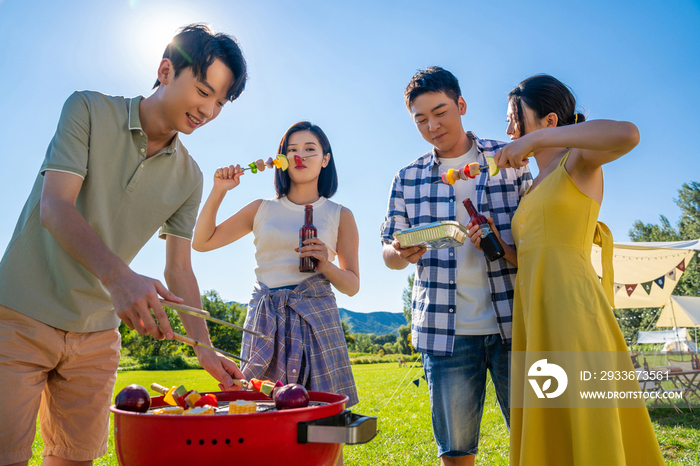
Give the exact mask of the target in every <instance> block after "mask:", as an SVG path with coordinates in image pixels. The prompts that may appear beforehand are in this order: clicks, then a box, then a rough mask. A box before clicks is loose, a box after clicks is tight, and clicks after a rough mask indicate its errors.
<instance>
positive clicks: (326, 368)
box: [241, 274, 359, 407]
mask: <svg viewBox="0 0 700 466" xmlns="http://www.w3.org/2000/svg"><path fill="white" fill-rule="evenodd" d="M244 326H245V328H247V329H250V330H254V331H256V332H258V333H261V334H263V335H266V336H269V337H272V338H273V340H274V341H268V340H263V339H262V338H258V337H255V336H253V335H250V334H248V333H243V342H242V348H241V357H243V358H245V359H248V360H249V361H250V364H244V365H243V366H242V371H243V373H244V374H245V376H246V378H247V379H248V380H250V379H252V378H256V379H261V380H271V381H273V382H274V381H276V380H279V381H280V382H282V383H284V384H287V383H300V384H302V385H304V386H306V387H307V388H309V389H311V390H316V391H322V392H332V393H342V394H344V395H347V396H348V398H349V401H348V403H347V406H348V407H350V406H352V405H354V404H357V402H358V401H359V400H358V397H357V390H356V388H355V380H354V378H353V375H352V369H351V367H350V360H349V358H348V350H347V345H346V343H345V336H344V334H343V328H342V325H341V323H340V315H339V313H338V306H337V304H336V302H335V296H334V295H333V291H332V290H331V286H330V282H329V281H328V280H327V279H326V278H325V277H324V276H323V275H322V274H318V275H314V276H312V277H310V278H308V279H306V280H304V281H303V282H301V283H300V284H299V285H297V287H296V288H295V289H293V290H292V289H278V290H270V289H269V288H268V287H267V286H265V285H264V284H262V283H260V282H256V283H255V288H254V290H253V297H252V298H251V300H250V303H249V304H248V315H247V316H246V321H245V325H244Z"/></svg>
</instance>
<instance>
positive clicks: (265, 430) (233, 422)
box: [111, 391, 377, 466]
mask: <svg viewBox="0 0 700 466" xmlns="http://www.w3.org/2000/svg"><path fill="white" fill-rule="evenodd" d="M214 394H215V395H216V397H217V398H218V400H219V401H220V402H229V401H236V400H258V401H267V402H270V401H271V400H270V398H268V397H266V396H265V395H263V394H261V393H258V392H253V391H238V392H215V393H214ZM202 395H204V393H202ZM309 399H310V405H309V406H308V407H306V408H297V409H288V410H282V411H277V410H271V411H267V412H257V413H250V414H216V415H202V416H185V415H155V414H148V413H134V412H130V411H123V410H120V409H117V408H116V407H115V406H112V407H111V410H112V412H113V413H114V442H115V448H116V452H117V459H118V460H119V464H120V465H122V466H140V465H144V466H154V465H159V464H162V465H168V466H176V465H190V466H192V465H226V464H236V465H240V464H244V465H245V464H264V463H271V464H280V465H285V466H287V465H303V466H314V465H335V464H336V462H337V460H338V458H339V456H340V453H341V448H342V444H343V443H345V444H358V443H366V442H369V441H370V440H372V439H373V438H374V436H375V435H376V433H377V418H376V417H366V416H361V415H359V414H354V413H352V412H350V411H349V410H347V409H345V403H346V402H347V401H348V397H347V396H345V395H339V394H335V393H326V392H314V391H310V392H309ZM314 402H320V403H321V404H318V405H316V404H315V403H314ZM325 403H327V404H325ZM312 404H313V406H312ZM162 406H167V404H166V403H165V402H164V401H163V397H162V396H157V397H152V398H151V408H157V407H162Z"/></svg>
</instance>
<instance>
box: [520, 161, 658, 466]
mask: <svg viewBox="0 0 700 466" xmlns="http://www.w3.org/2000/svg"><path fill="white" fill-rule="evenodd" d="M569 153H570V151H569V152H567V154H566V155H565V156H564V157H562V160H561V161H560V162H559V165H558V167H557V168H556V169H555V170H554V171H553V172H552V173H550V174H549V175H548V176H547V177H546V178H545V179H544V180H543V181H542V182H541V183H540V184H539V185H538V186H536V187H535V189H530V190H528V191H527V192H526V194H525V196H524V197H523V198H522V199H521V201H520V205H519V206H518V210H517V212H516V214H515V215H514V217H513V220H512V232H513V238H514V240H515V245H516V248H517V256H518V274H517V279H516V283H515V297H514V303H513V341H512V351H514V352H523V351H527V352H537V351H586V352H606V351H610V352H616V351H618V352H627V345H626V344H625V340H624V337H623V335H622V332H621V331H620V328H619V326H618V324H617V321H616V319H615V316H614V314H613V312H612V308H611V305H610V302H611V301H612V297H613V295H612V235H611V234H610V230H608V228H607V227H606V226H605V225H604V224H602V223H599V222H598V221H597V220H598V213H599V211H600V206H599V205H598V203H597V202H596V201H594V200H593V199H591V198H590V197H588V196H586V195H585V194H583V193H582V192H581V191H580V190H579V189H578V187H577V186H576V184H575V183H574V182H573V181H572V180H571V178H570V177H569V174H568V173H567V171H566V169H565V167H564V164H565V163H566V160H567V158H568V156H569ZM594 239H595V240H596V241H595V242H596V243H597V244H601V246H602V247H603V258H604V267H603V269H604V272H603V284H601V281H600V279H599V278H598V276H597V274H596V272H595V270H594V269H593V266H592V264H591V247H592V244H593V242H594ZM513 354H514V355H515V354H516V353H513ZM520 354H530V353H520ZM589 354H590V353H589ZM618 354H619V353H618ZM528 365H529V363H526V364H524V366H528ZM622 369H623V370H625V371H634V368H633V365H632V361H631V359H629V358H627V361H626V363H624V364H622ZM512 374H513V375H512V376H513V377H519V378H518V379H514V380H512V381H511V390H512V392H511V415H510V416H511V426H510V429H511V431H510V434H511V437H510V438H511V441H510V464H511V466H518V465H522V466H548V465H552V466H607V465H610V466H612V465H615V466H618V465H629V466H640V465H663V464H665V463H664V460H663V456H662V454H661V450H660V448H659V444H658V441H657V439H656V435H655V434H654V429H653V426H652V424H651V420H650V418H649V413H648V412H647V409H646V406H645V403H644V401H643V400H642V399H639V400H638V401H634V402H632V403H633V405H634V406H638V407H633V408H629V407H617V408H614V407H605V408H585V407H576V408H546V409H543V408H527V407H526V408H524V409H523V408H522V406H523V405H522V404H521V405H520V406H521V407H514V404H513V402H512V401H513V400H516V399H517V398H518V397H521V399H522V396H523V393H524V392H523V390H530V385H529V384H528V383H527V381H525V380H523V378H524V377H526V376H527V368H523V367H512ZM574 376H575V375H574ZM569 377H570V378H571V377H572V375H571V374H570V375H569ZM621 386H624V388H625V389H631V390H637V391H639V383H638V382H637V381H636V380H634V381H629V382H626V383H623V384H621ZM525 396H530V395H525ZM540 398H541V397H540ZM629 403H630V401H629V400H628V401H627V404H626V406H629V405H630V404H629Z"/></svg>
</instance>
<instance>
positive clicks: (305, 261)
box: [299, 205, 318, 273]
mask: <svg viewBox="0 0 700 466" xmlns="http://www.w3.org/2000/svg"><path fill="white" fill-rule="evenodd" d="M316 235H317V233H316V227H315V226H314V206H312V205H307V206H305V207H304V225H302V227H301V228H300V229H299V248H300V249H301V248H303V247H304V241H305V240H307V239H311V238H316ZM317 262H318V261H317V260H316V259H314V258H313V257H300V258H299V272H309V273H313V272H315V271H316V264H317Z"/></svg>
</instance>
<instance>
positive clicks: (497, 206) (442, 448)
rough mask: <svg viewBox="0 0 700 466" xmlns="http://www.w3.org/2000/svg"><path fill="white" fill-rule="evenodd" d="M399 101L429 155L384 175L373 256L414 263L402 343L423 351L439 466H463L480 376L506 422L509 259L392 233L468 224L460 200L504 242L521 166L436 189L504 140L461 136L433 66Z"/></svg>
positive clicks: (456, 104) (443, 76) (451, 81)
mask: <svg viewBox="0 0 700 466" xmlns="http://www.w3.org/2000/svg"><path fill="white" fill-rule="evenodd" d="M404 97H405V100H406V107H408V110H409V112H410V113H411V116H412V117H413V120H414V123H415V124H416V127H417V128H418V131H419V132H420V133H421V135H422V136H423V138H424V139H425V140H426V141H428V142H429V143H430V144H431V145H432V146H433V149H432V151H430V152H428V153H427V154H425V155H424V156H422V157H420V158H419V159H417V160H415V161H414V162H412V163H410V164H409V165H407V166H406V167H404V168H403V169H401V170H400V171H399V172H398V173H397V174H396V176H395V177H394V181H393V183H392V186H391V196H390V198H389V207H388V210H387V215H386V218H385V221H384V223H383V224H382V227H381V237H382V241H383V243H384V248H383V253H382V254H383V258H384V262H385V263H386V265H387V266H388V267H389V268H391V269H396V270H401V269H404V268H406V266H407V265H408V264H409V263H412V264H416V274H415V279H414V282H413V303H412V306H413V317H412V343H413V346H414V348H416V350H418V351H420V352H421V353H422V355H423V364H424V367H425V375H426V379H427V381H428V385H429V388H430V404H431V411H432V421H433V433H434V435H435V441H436V443H437V445H438V456H439V457H440V458H441V464H443V465H463V464H464V465H473V464H474V458H475V455H476V453H477V447H478V443H479V425H480V422H481V415H482V412H483V403H484V394H485V391H486V371H487V370H488V371H489V372H490V373H491V379H492V380H493V382H494V387H495V389H496V396H497V398H498V402H499V405H500V407H501V411H502V413H503V417H504V419H505V421H506V425H509V420H510V416H509V409H508V396H509V377H508V353H509V351H510V337H511V322H512V317H511V314H512V307H513V284H514V282H515V275H516V272H517V270H516V268H515V267H514V266H512V265H511V264H510V263H509V262H508V259H511V260H512V261H513V262H515V261H514V258H511V257H509V256H506V257H504V258H501V259H497V260H495V261H494V262H489V261H487V260H486V258H485V257H484V254H483V253H482V252H481V251H480V250H478V249H477V248H476V247H474V246H473V245H472V244H465V245H463V246H461V247H458V248H444V249H437V250H430V251H428V250H426V249H425V248H421V247H415V246H414V247H409V248H401V247H400V245H399V243H398V241H395V240H394V237H393V235H394V233H396V232H398V231H401V230H404V229H406V228H411V227H418V226H421V225H426V224H429V223H432V222H437V221H444V220H452V221H454V220H456V221H458V222H460V223H461V224H462V225H466V226H467V227H468V228H471V227H472V225H471V224H469V215H468V214H467V211H466V209H465V208H464V207H462V206H461V205H460V204H461V203H462V201H463V200H464V199H466V198H470V199H472V202H473V203H474V205H475V207H476V208H477V210H479V211H480V212H481V213H482V214H483V215H484V216H486V217H487V218H489V217H490V218H489V223H491V226H492V228H493V227H494V226H495V227H496V228H495V229H494V231H497V233H496V234H497V237H498V239H499V241H501V243H504V244H509V245H511V246H513V237H512V235H511V231H510V227H511V225H510V223H511V218H512V216H513V214H514V213H515V211H516V209H517V207H518V203H519V201H520V197H521V196H522V195H524V193H525V191H526V190H527V188H528V187H529V186H530V185H531V184H532V177H531V176H530V172H529V170H528V168H527V167H523V168H519V169H512V168H508V169H501V170H500V172H499V173H498V174H497V175H495V176H490V175H489V173H488V170H483V171H482V172H481V174H480V175H478V176H477V177H476V179H474V180H471V179H470V180H466V181H465V180H458V181H457V182H456V183H455V184H453V185H447V184H444V183H442V182H441V174H442V173H445V172H446V171H447V170H448V169H450V168H453V169H455V170H457V169H458V168H463V167H464V166H466V165H467V164H468V163H471V162H478V163H479V165H480V166H482V167H483V166H486V165H487V163H486V156H493V155H495V153H496V152H497V151H498V150H499V149H500V148H501V147H503V146H504V145H505V143H502V142H498V141H492V140H487V139H479V138H477V137H476V136H475V135H474V134H473V133H471V132H465V131H464V129H463V127H462V119H461V116H462V115H464V114H465V113H466V111H467V104H466V102H465V101H464V98H463V97H462V96H461V90H460V88H459V83H458V81H457V79H456V78H455V77H454V75H452V73H450V72H449V71H446V70H444V69H442V68H439V67H431V68H428V69H425V70H421V71H419V72H418V73H416V75H415V76H414V77H413V78H412V79H411V82H410V83H409V84H408V87H407V88H406V91H405V92H404ZM498 233H500V236H499V235H498ZM476 244H477V245H478V241H477V243H476ZM509 254H513V253H512V252H509Z"/></svg>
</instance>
